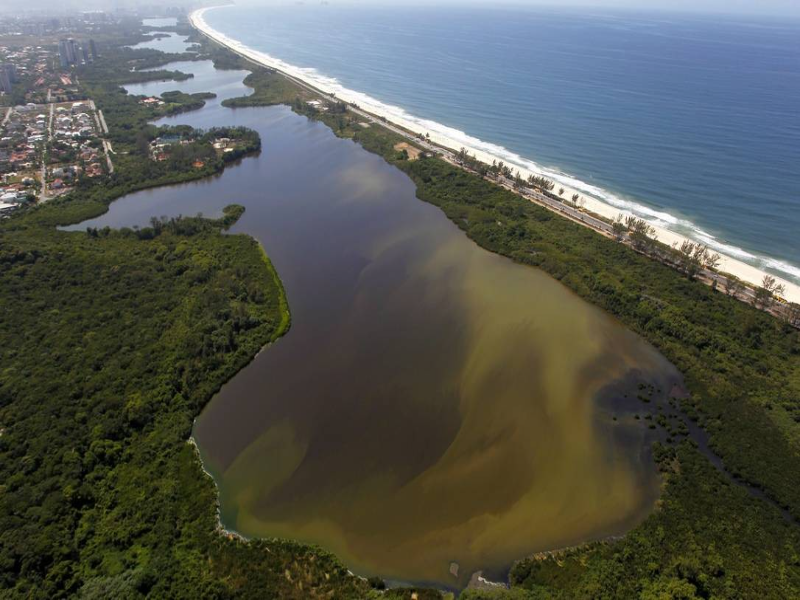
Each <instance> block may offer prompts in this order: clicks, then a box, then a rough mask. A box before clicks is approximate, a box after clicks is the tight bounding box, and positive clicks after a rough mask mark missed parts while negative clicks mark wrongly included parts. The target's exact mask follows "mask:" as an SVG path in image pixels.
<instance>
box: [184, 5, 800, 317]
mask: <svg viewBox="0 0 800 600" xmlns="http://www.w3.org/2000/svg"><path fill="white" fill-rule="evenodd" d="M213 8H218V7H207V8H201V9H199V10H196V11H194V12H193V13H192V14H191V15H190V16H189V20H190V22H191V23H192V25H193V26H194V27H195V28H197V29H198V30H200V31H201V32H203V33H204V34H205V35H207V36H208V37H210V38H211V39H213V40H214V41H216V42H218V43H219V44H221V45H223V46H226V47H228V48H229V49H231V50H233V51H234V52H236V53H238V54H241V55H242V56H244V57H246V58H249V59H250V60H252V61H254V62H257V63H259V64H261V65H264V66H266V67H270V68H272V69H275V70H276V71H280V72H282V73H285V74H286V75H289V76H291V77H294V78H295V79H298V80H300V81H302V82H303V83H305V84H307V85H309V86H312V87H313V88H315V89H317V90H319V91H320V92H322V93H325V94H329V95H330V94H335V95H336V97H337V98H338V99H340V100H342V101H344V102H348V103H354V104H356V105H358V107H359V108H361V109H362V110H365V111H367V112H369V113H371V114H373V115H376V116H378V117H383V118H385V119H386V120H387V121H389V122H391V123H394V124H395V125H398V126H400V127H402V128H404V129H407V130H408V131H412V132H415V133H421V134H427V135H429V136H430V140H431V141H432V142H434V143H435V144H438V145H439V146H442V147H444V148H449V149H451V150H454V151H456V152H457V151H459V150H460V149H461V148H465V149H466V150H467V152H469V154H471V155H473V156H475V157H476V158H478V159H479V160H481V161H483V162H485V163H487V164H492V162H493V161H497V162H501V161H502V162H504V163H505V164H507V165H508V166H509V167H513V168H514V169H515V170H519V172H520V174H521V175H522V177H523V178H527V177H528V175H531V174H534V175H544V176H546V177H550V178H553V177H552V173H548V172H544V171H542V172H537V171H533V170H529V169H526V168H525V167H524V166H523V165H524V164H525V163H526V162H528V161H525V160H524V159H522V158H521V157H517V158H518V159H519V160H518V161H517V160H509V157H508V155H506V157H505V158H502V157H500V156H498V155H497V154H493V153H492V150H493V149H499V147H496V146H493V145H492V144H487V143H485V142H483V141H481V140H479V139H476V138H472V137H469V136H465V134H464V133H463V132H461V131H457V130H455V129H449V128H447V127H443V126H442V125H441V124H439V123H434V122H432V121H421V120H419V119H416V118H413V117H412V116H411V115H408V114H407V113H405V112H404V111H403V110H402V109H399V108H397V107H393V106H388V105H386V104H383V103H382V102H380V101H378V100H375V99H374V98H371V97H369V96H367V95H366V94H362V93H360V92H356V91H354V90H349V89H347V88H344V87H342V85H341V84H339V82H337V81H336V80H335V79H331V78H326V77H321V76H320V75H319V74H318V73H317V72H316V71H314V70H313V69H305V68H301V67H296V66H294V65H290V64H288V63H286V62H284V61H282V60H280V59H277V58H273V57H272V56H269V55H268V54H264V53H263V52H258V51H257V50H253V49H252V48H248V47H247V46H245V45H244V44H242V43H241V42H238V41H236V40H234V39H231V38H229V37H227V36H226V35H223V34H221V33H219V32H218V31H215V30H214V29H212V28H211V27H210V26H209V25H208V24H207V23H206V22H205V20H204V18H203V15H204V13H205V12H206V11H207V10H211V9H213ZM560 187H563V188H564V190H565V191H564V198H567V199H569V198H572V196H573V195H574V194H579V195H580V196H581V198H583V199H584V200H585V208H586V210H588V211H591V212H593V213H596V214H598V215H602V216H604V217H607V218H610V219H614V218H615V217H616V216H617V215H619V214H620V213H622V214H623V215H627V214H631V213H628V212H626V211H624V210H620V209H619V208H616V207H614V206H612V205H610V204H607V203H606V202H603V201H601V200H599V199H598V198H594V197H592V196H590V195H588V194H587V193H586V192H585V191H581V190H577V189H575V188H572V187H569V186H568V185H562V184H561V183H560V182H558V184H557V188H560ZM654 227H655V229H656V232H657V234H658V240H659V241H661V242H663V243H665V244H667V245H670V246H671V245H673V244H674V243H677V244H678V245H680V244H681V243H683V242H684V241H685V240H687V239H688V238H687V237H685V236H682V235H680V234H677V233H675V232H673V231H670V230H669V229H666V228H664V227H661V226H658V225H654ZM692 241H695V240H692ZM720 255H721V256H722V260H721V261H720V265H719V271H721V272H724V273H730V274H732V275H735V276H736V277H738V278H739V279H741V280H742V281H746V282H748V283H750V284H752V285H754V286H756V287H758V286H760V285H761V282H762V280H763V279H764V276H765V275H766V272H765V271H762V270H761V269H758V268H757V267H754V266H752V265H749V264H747V263H744V262H742V261H740V260H737V259H736V258H733V257H731V256H728V255H725V254H724V253H722V252H720ZM776 279H777V280H778V282H779V283H782V284H783V285H784V286H785V288H786V292H785V293H784V294H783V297H784V298H786V299H787V300H788V301H790V302H798V303H800V286H798V285H796V284H794V283H790V282H788V281H786V280H783V279H781V278H778V277H776Z"/></svg>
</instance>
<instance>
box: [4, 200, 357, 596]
mask: <svg viewBox="0 0 800 600" xmlns="http://www.w3.org/2000/svg"><path fill="white" fill-rule="evenodd" d="M236 216H237V212H236V211H234V212H229V213H228V214H227V215H226V217H225V218H223V219H222V220H220V221H217V222H215V221H207V220H203V219H183V220H172V221H167V222H160V221H158V222H154V227H151V228H145V229H142V230H140V231H136V232H135V231H132V230H122V231H110V230H102V231H99V232H97V231H90V232H88V233H65V232H58V231H55V230H53V229H50V228H45V227H41V226H38V225H35V224H30V225H28V224H27V223H26V222H25V221H26V220H24V219H23V225H22V226H18V227H16V228H13V229H11V228H8V229H5V230H4V231H3V233H2V238H1V239H0V266H1V268H0V294H2V299H3V305H4V306H5V307H7V310H5V311H4V314H3V319H2V320H0V339H2V341H3V345H2V348H3V356H2V361H3V362H2V364H3V370H2V375H0V427H1V428H2V430H3V433H2V436H1V437H0V473H2V475H1V476H0V481H2V482H3V483H2V485H1V486H0V589H4V590H6V592H5V593H4V594H3V595H4V597H9V596H12V597H26V598H57V597H65V596H71V595H74V594H78V593H80V595H81V597H86V598H111V597H113V598H135V597H140V596H141V595H143V594H148V593H149V594H150V595H151V596H152V597H158V598H181V597H183V598H197V597H201V596H202V597H234V596H236V595H240V596H243V597H258V596H261V595H264V594H266V595H267V596H268V597H269V596H273V597H274V596H281V597H283V596H286V597H290V596H293V595H294V596H299V597H304V596H305V595H306V593H308V594H309V595H315V594H317V593H320V594H322V593H323V592H325V591H329V590H332V589H341V590H358V589H361V587H363V584H362V583H361V582H360V581H359V580H355V579H354V578H352V577H350V576H348V575H347V573H346V571H345V570H344V569H343V568H342V567H341V565H339V564H338V563H337V562H336V561H335V559H333V558H332V557H330V556H328V555H325V554H324V553H320V552H311V551H309V550H308V549H306V548H302V547H300V546H299V545H296V544H291V543H283V542H259V543H253V544H246V543H243V542H240V541H238V540H237V539H229V538H227V537H225V536H222V535H220V534H218V533H217V531H216V515H215V506H216V491H215V488H214V486H213V483H212V482H211V480H210V479H208V478H207V477H205V476H204V475H203V473H202V470H201V467H200V465H199V461H198V460H197V459H196V457H195V454H194V450H193V449H192V447H191V446H190V445H188V444H187V443H186V440H187V439H188V436H189V434H190V432H191V426H192V421H193V418H194V417H195V416H196V415H197V413H198V412H199V410H200V408H201V407H202V406H203V405H204V403H205V402H207V401H208V399H209V398H210V397H211V395H212V394H213V393H214V392H215V390H216V389H217V388H218V387H219V386H220V385H221V384H222V383H223V382H224V381H226V380H227V379H228V378H230V377H231V376H232V375H233V374H234V373H236V372H237V371H238V370H239V369H241V367H242V366H244V365H245V364H246V363H247V362H248V361H249V360H251V359H252V357H253V356H254V355H255V354H256V353H257V352H258V350H259V349H260V348H261V347H262V346H263V344H265V343H267V342H269V341H271V340H274V339H276V338H277V337H278V336H279V335H281V334H282V333H283V331H284V330H285V329H286V327H287V324H288V314H287V312H286V306H285V301H284V300H283V296H282V291H281V287H280V283H279V281H278V279H277V276H276V274H275V272H274V270H273V269H272V268H271V266H270V265H269V263H268V262H266V261H265V260H264V257H263V254H262V252H261V251H260V248H259V247H258V245H257V243H256V242H255V241H254V240H252V239H251V238H248V237H245V236H241V235H237V236H231V235H222V234H221V233H220V231H219V230H220V227H223V226H226V225H230V224H231V223H232V222H233V221H234V220H235V218H236ZM18 225H19V224H18ZM300 585H303V586H304V589H305V591H306V593H301V592H300V591H299V590H300V588H299V587H298V586H300Z"/></svg>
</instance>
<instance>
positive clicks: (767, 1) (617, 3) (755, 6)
mask: <svg viewBox="0 0 800 600" xmlns="http://www.w3.org/2000/svg"><path fill="white" fill-rule="evenodd" d="M297 1H298V0H238V3H239V4H271V3H275V4H294V3H296V2H297ZM322 1H323V0H303V3H304V4H306V5H315V4H318V3H321V2H322ZM325 1H326V2H327V3H328V4H330V5H336V4H358V5H406V6H407V5H409V4H415V5H425V6H432V5H436V4H441V5H462V6H475V5H486V6H497V5H498V4H506V5H520V6H565V7H567V6H568V7H590V8H594V9H597V8H603V7H608V8H618V9H619V8H627V9H638V10H643V9H644V10H647V9H657V10H669V11H680V12H708V13H719V14H737V15H741V14H753V15H759V14H760V15H765V16H781V15H786V16H793V17H800V0H500V1H499V2H497V1H492V0H428V1H426V0H325ZM204 3H205V4H213V0H206V1H205V2H203V0H199V1H197V2H192V1H190V0H161V1H159V0H0V9H2V10H5V11H8V10H23V11H30V10H42V9H46V10H47V9H50V10H53V11H54V12H55V11H57V12H59V13H61V12H63V11H64V10H65V9H68V8H73V9H77V10H90V9H106V10H113V8H114V7H116V6H121V7H135V6H140V7H141V6H172V5H179V6H192V5H195V6H196V5H200V4H204Z"/></svg>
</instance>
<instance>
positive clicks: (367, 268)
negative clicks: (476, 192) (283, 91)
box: [80, 63, 678, 587]
mask: <svg viewBox="0 0 800 600" xmlns="http://www.w3.org/2000/svg"><path fill="white" fill-rule="evenodd" d="M167 68H174V67H173V66H169V67H167ZM180 68H181V69H183V70H191V71H193V72H195V73H197V77H196V78H195V79H194V80H190V81H188V82H184V83H175V82H167V83H163V84H162V83H156V84H147V85H145V86H131V88H129V89H130V90H131V91H133V92H135V93H147V94H153V93H160V92H161V91H165V90H170V89H183V90H186V91H216V92H220V91H222V93H221V94H220V98H218V99H217V100H216V101H213V102H211V103H209V105H208V106H207V107H206V108H204V109H203V110H201V111H198V112H196V113H192V114H188V115H182V116H180V117H179V118H178V119H176V120H174V121H173V122H180V123H188V124H191V125H195V126H198V127H209V126H212V125H246V126H250V127H253V128H254V129H257V130H258V131H259V132H260V134H261V136H262V139H263V146H264V150H263V152H262V153H261V155H260V156H259V157H256V158H248V159H245V160H244V161H242V163H241V164H240V165H238V166H235V167H232V168H230V169H228V170H227V171H226V172H225V173H224V174H223V175H222V176H220V177H218V178H215V179H213V180H209V181H204V182H199V183H194V184H187V185H181V186H176V187H172V188H166V189H158V190H151V191H146V192H141V193H137V194H133V195H130V196H128V197H126V198H124V199H122V200H120V201H117V202H115V203H114V204H113V205H112V207H111V210H110V211H109V213H107V214H106V215H104V216H103V217H101V218H99V219H95V220H93V221H91V222H87V223H84V224H81V226H80V227H81V228H85V227H86V226H104V225H111V226H123V225H127V226H131V225H135V224H139V225H144V224H146V223H147V221H148V219H149V218H150V217H151V216H154V215H156V216H159V215H176V214H195V213H197V212H204V213H205V214H209V215H210V214H216V213H219V212H220V210H221V208H222V207H223V206H224V205H226V204H228V203H231V202H238V203H241V204H244V205H245V206H246V208H247V212H246V213H245V216H244V217H243V218H242V220H241V221H240V222H239V224H237V226H236V228H235V232H244V233H248V234H250V235H253V236H255V237H256V238H257V239H258V240H259V241H260V242H261V243H262V244H263V245H264V247H265V248H266V250H267V252H268V254H269V255H270V257H271V258H272V260H273V262H274V264H275V266H276V268H277V270H278V272H279V274H280V276H281V278H282V279H283V282H284V285H285V287H286V290H287V294H288V298H289V303H290V307H291V310H292V319H293V320H292V328H291V330H290V332H289V333H288V335H287V336H286V337H285V338H283V339H281V340H280V341H279V342H278V343H276V344H275V345H274V346H272V347H270V348H268V349H266V350H265V351H264V352H262V353H261V354H260V355H259V356H258V357H257V358H256V359H255V361H254V362H253V363H252V364H251V365H250V366H249V367H247V368H246V369H244V370H243V371H242V372H241V373H240V374H239V375H237V376H236V377H235V378H234V379H233V380H232V381H231V382H230V383H229V384H228V385H227V386H225V387H224V389H223V390H222V391H221V392H220V393H219V394H218V395H217V396H216V397H215V398H214V399H213V400H212V402H211V403H210V404H209V406H208V407H207V408H206V409H205V411H204V412H203V413H202V415H201V416H200V417H199V418H198V420H197V423H196V426H195V432H194V435H195V438H196V441H197V443H198V445H199V448H200V451H201V454H202V458H203V461H204V464H205V466H206V468H207V469H208V471H209V472H210V473H212V475H213V476H214V479H215V480H216V482H217V484H218V486H219V489H220V500H221V517H222V521H223V523H224V525H225V526H226V527H228V528H230V529H235V530H236V531H238V532H240V533H242V534H244V535H246V536H265V537H271V536H278V537H286V538H293V539H298V540H302V541H306V542H311V543H316V544H319V545H321V546H323V547H325V548H326V549H329V550H331V551H333V552H335V553H336V554H337V555H338V556H339V557H341V558H342V560H343V561H344V562H345V563H346V564H347V565H348V566H349V567H351V568H352V569H353V570H354V571H356V572H358V573H360V574H364V575H372V574H378V575H381V576H384V577H387V578H390V579H398V580H404V581H425V582H434V583H437V584H440V585H445V586H451V587H461V586H463V585H464V584H465V583H466V581H467V580H468V579H469V576H470V574H471V573H472V572H474V571H477V570H479V569H483V570H485V571H487V572H488V573H490V574H502V573H503V571H504V570H505V569H506V568H507V567H508V566H509V565H510V564H511V563H512V562H513V561H514V560H515V559H517V558H520V557H522V556H524V555H526V554H529V553H531V552H535V551H540V550H546V549H553V548H559V547H563V546H566V545H570V544H574V543H578V542H581V541H585V540H588V539H596V538H600V537H604V536H608V535H614V534H619V533H622V532H624V531H626V530H628V529H629V528H631V527H632V526H633V525H635V524H636V523H637V522H639V521H640V520H641V519H643V518H644V517H645V516H646V514H647V513H648V512H649V511H650V510H652V507H653V505H654V502H655V500H656V498H657V495H658V484H659V481H658V478H657V476H656V474H655V471H654V468H653V466H652V459H651V457H650V455H649V450H648V448H649V442H650V439H651V438H650V437H649V433H648V430H647V429H646V428H645V427H644V426H643V425H641V423H642V422H640V421H637V420H634V418H633V413H634V412H635V411H636V410H637V409H638V408H639V407H637V406H636V403H637V402H638V400H634V399H633V398H635V396H636V390H635V388H636V386H637V384H638V383H639V382H642V381H646V382H652V383H653V384H654V385H655V386H656V387H657V388H658V389H661V390H664V392H666V391H667V390H669V388H670V386H671V384H672V382H673V381H675V380H676V379H677V378H678V375H677V373H676V372H675V370H674V368H673V367H672V366H671V365H669V364H668V363H667V362H666V361H665V360H664V359H663V358H662V357H661V356H660V355H659V354H658V353H657V352H656V351H655V350H654V349H653V348H652V347H650V346H649V345H647V344H646V343H645V342H644V341H642V340H641V339H640V338H639V337H637V336H636V335H634V334H632V333H630V332H629V331H627V330H626V329H624V328H623V327H622V326H621V325H620V324H619V323H617V322H616V321H615V320H613V319H612V318H610V317H609V316H607V315H606V314H604V313H603V312H601V311H600V310H598V309H596V308H594V307H592V306H591V305H589V304H587V303H586V302H584V301H582V300H581V299H579V298H578V297H576V296H575V295H574V294H572V293H571V292H569V291H568V290H567V289H566V288H564V287H563V286H562V285H561V284H559V283H558V282H556V281H555V280H553V279H551V278H550V277H548V276H547V275H545V274H543V273H541V272H539V271H537V270H536V269H532V268H527V267H523V266H519V265H516V264H514V263H512V262H511V261H509V260H507V259H504V258H501V257H499V256H496V255H493V254H490V253H489V252H486V251H484V250H482V249H480V248H479V247H477V246H476V245H475V244H474V243H472V242H471V241H470V240H468V239H467V238H466V236H465V235H464V234H463V233H462V232H461V231H459V230H458V229H457V228H456V227H455V226H454V225H453V224H452V223H451V222H450V221H449V220H448V219H447V218H446V217H445V216H444V214H442V213H441V212H440V211H439V210H438V209H436V208H435V207H433V206H430V205H428V204H425V203H423V202H421V201H419V200H417V199H416V197H415V190H414V186H413V184H412V183H411V182H410V181H409V180H408V179H407V178H406V177H405V176H404V175H403V174H402V173H401V172H399V171H398V170H396V169H394V168H392V167H390V166H388V165H387V164H386V163H384V162H383V161H382V160H381V159H380V158H378V157H376V156H373V155H371V154H369V153H367V152H365V151H364V150H363V149H361V148H360V147H359V146H357V145H355V144H353V143H351V142H349V141H344V140H339V139H337V138H336V137H334V135H333V134H332V133H331V132H330V131H329V130H328V129H327V128H326V127H324V126H322V125H320V124H317V123H312V122H309V121H307V120H306V119H305V118H303V117H299V116H297V115H294V114H293V113H291V112H290V111H289V110H288V109H287V108H285V107H275V108H259V109H243V110H236V111H233V110H228V109H225V108H222V107H221V106H220V105H219V100H220V99H221V98H224V97H229V96H233V95H241V94H244V93H247V91H246V88H244V86H242V84H241V78H242V75H243V74H242V73H241V72H231V71H227V72H217V71H214V69H213V68H211V66H210V63H194V64H192V63H189V65H188V66H187V65H185V64H182V65H181V67H180ZM626 396H627V399H626ZM612 415H614V416H616V417H617V418H616V420H614V419H613V418H612ZM451 563H457V564H458V575H457V576H454V575H453V574H451V572H450V569H451Z"/></svg>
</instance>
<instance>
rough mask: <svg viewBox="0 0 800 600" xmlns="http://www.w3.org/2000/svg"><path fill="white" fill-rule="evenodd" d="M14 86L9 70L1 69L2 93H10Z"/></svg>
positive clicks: (0, 88) (0, 83)
mask: <svg viewBox="0 0 800 600" xmlns="http://www.w3.org/2000/svg"><path fill="white" fill-rule="evenodd" d="M12 87H13V85H12V83H11V77H10V76H9V72H8V70H7V69H6V68H5V66H4V67H3V68H0V91H3V92H6V93H9V92H10V91H11V89H12Z"/></svg>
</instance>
